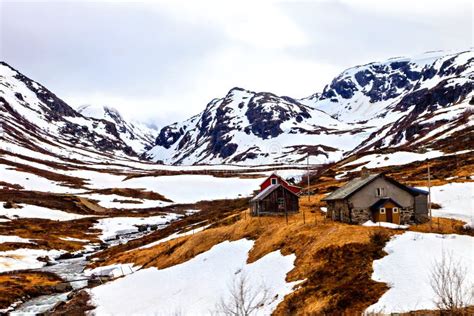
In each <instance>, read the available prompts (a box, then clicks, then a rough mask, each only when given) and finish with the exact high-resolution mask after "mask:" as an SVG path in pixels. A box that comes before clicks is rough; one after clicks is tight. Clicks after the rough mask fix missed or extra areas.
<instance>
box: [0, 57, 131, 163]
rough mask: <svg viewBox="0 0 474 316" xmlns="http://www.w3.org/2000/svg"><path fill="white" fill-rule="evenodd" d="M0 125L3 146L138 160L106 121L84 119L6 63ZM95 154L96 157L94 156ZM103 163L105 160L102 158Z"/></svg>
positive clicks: (1, 72)
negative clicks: (86, 153)
mask: <svg viewBox="0 0 474 316" xmlns="http://www.w3.org/2000/svg"><path fill="white" fill-rule="evenodd" d="M0 108H1V109H2V111H1V112H0V123H1V127H2V129H1V130H2V132H3V135H0V136H2V137H3V139H2V141H3V143H4V144H5V145H6V146H8V144H9V143H12V144H21V145H22V146H26V147H28V148H30V149H35V150H37V151H38V152H42V153H50V154H52V155H55V156H63V155H67V156H69V155H71V153H72V152H73V151H74V150H72V147H75V146H76V147H77V149H82V150H83V151H81V154H80V155H85V152H90V153H91V155H99V156H100V155H103V154H106V155H119V156H120V155H123V156H126V157H136V156H137V154H136V152H135V151H134V150H133V149H132V148H131V147H130V146H128V145H127V144H126V143H125V142H124V141H123V140H122V139H121V135H120V134H119V132H118V131H117V126H116V125H115V124H114V123H113V122H110V121H107V120H99V119H95V118H88V117H84V116H83V115H81V114H80V113H78V112H77V111H75V110H74V109H73V108H71V107H70V106H69V105H67V104H66V103H65V102H64V101H63V100H61V99H59V98H58V97H57V96H56V95H55V94H54V93H52V92H51V91H49V90H48V89H46V88H45V87H44V86H42V85H40V84H39V83H37V82H35V81H33V80H31V79H29V78H27V77H26V76H24V75H22V74H21V73H19V72H18V71H17V70H15V69H13V68H12V67H10V66H9V65H7V64H6V63H3V62H2V63H0ZM93 153H94V154H93ZM102 159H104V158H102Z"/></svg>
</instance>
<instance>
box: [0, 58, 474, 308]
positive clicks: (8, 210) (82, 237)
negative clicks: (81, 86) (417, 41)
mask: <svg viewBox="0 0 474 316" xmlns="http://www.w3.org/2000/svg"><path fill="white" fill-rule="evenodd" d="M472 55H473V53H472V51H466V52H457V53H449V54H444V53H440V52H438V53H432V54H428V55H424V56H422V57H414V58H397V59H391V60H389V61H386V62H378V63H371V64H368V65H364V66H357V67H353V68H350V69H348V70H346V71H344V72H343V73H341V75H340V76H338V77H336V78H335V79H334V80H333V81H332V82H331V83H330V84H328V85H327V86H326V88H325V89H324V91H323V92H322V93H318V94H315V95H313V96H312V97H308V98H303V99H295V98H291V97H285V96H277V95H275V94H272V93H267V92H253V91H250V90H246V89H242V88H233V89H231V90H230V91H229V92H228V93H227V94H226V95H225V96H224V97H223V98H220V99H213V100H212V101H211V102H210V103H209V104H208V105H207V106H206V107H205V110H204V111H203V112H201V113H200V114H199V115H196V116H193V117H192V118H190V119H188V120H186V121H184V122H177V123H174V124H171V125H168V126H165V127H163V128H162V129H161V130H157V129H154V128H149V127H147V126H145V125H144V124H140V123H138V122H131V121H128V120H127V119H126V118H124V117H122V115H121V114H120V113H119V112H118V111H117V110H115V109H113V108H112V107H94V106H83V107H81V108H79V109H78V110H75V109H73V108H72V107H70V106H69V105H68V104H66V103H65V102H64V101H62V100H61V99H59V98H58V97H57V96H56V95H54V94H53V93H52V92H51V91H49V90H48V89H47V88H46V87H44V86H42V85H41V84H39V83H37V82H35V81H33V80H31V79H29V78H27V77H25V76H24V75H22V74H21V73H20V72H19V71H16V70H15V69H13V68H11V67H10V66H9V65H7V64H5V63H2V64H0V83H1V85H0V109H1V112H0V124H1V125H0V127H1V128H0V296H1V299H0V310H2V311H4V312H12V313H13V314H15V313H17V314H18V315H20V314H21V315H23V314H24V313H26V314H34V313H38V312H47V311H58V312H63V313H66V314H67V313H68V312H69V313H72V309H73V308H76V307H77V306H80V309H81V312H82V313H85V312H87V313H89V314H95V315H104V314H105V315H109V314H110V315H120V314H124V315H130V314H143V315H145V314H146V315H148V314H159V315H161V314H162V315H173V314H180V315H197V314H203V315H204V314H218V315H220V314H225V312H224V311H223V310H224V309H225V307H226V306H229V305H231V304H232V302H231V300H232V299H233V297H232V287H233V285H235V284H234V283H235V282H236V281H237V282H238V281H239V278H240V280H242V276H244V279H245V280H246V282H247V284H246V286H248V287H249V289H248V292H247V294H248V295H249V296H250V297H252V299H253V300H256V301H259V300H261V301H262V303H261V304H260V305H259V306H256V307H255V308H254V310H253V312H252V313H250V314H252V315H261V314H264V315H267V314H272V313H275V314H277V315H283V314H294V313H297V312H299V311H303V312H304V313H316V314H318V313H328V314H332V313H335V314H338V313H344V312H346V313H349V314H350V313H353V312H357V313H362V312H364V311H367V312H383V313H391V312H408V311H413V310H421V309H429V310H433V309H435V308H436V306H435V305H434V304H433V299H434V296H435V294H433V291H432V290H431V289H430V285H429V284H428V283H429V282H427V280H429V277H430V269H431V266H432V264H433V262H434V261H436V260H439V259H440V254H442V252H443V250H449V251H450V252H451V253H452V256H454V260H461V259H462V261H463V262H465V264H466V266H468V267H469V269H470V267H472V266H474V252H473V251H474V250H473V243H474V239H473V238H474V237H473V235H474V233H473V231H472V229H473V224H472V223H473V220H474V218H473V216H474V215H473V212H474V205H473V203H474V202H473V201H474V179H473V171H474V160H473V157H474V156H473V151H472V148H473V147H472V144H473V143H472V135H473V115H472V114H473V112H472V102H473V101H472V97H473V96H472V61H473V56H472ZM382 83H383V84H382ZM428 166H429V167H430V174H429V181H428ZM365 169H369V171H370V172H373V173H384V174H387V175H388V176H390V177H393V178H394V179H396V180H397V181H400V182H401V183H403V184H406V185H408V186H410V187H413V188H415V189H422V190H426V191H428V190H429V191H430V192H431V196H430V197H431V202H432V204H430V205H432V206H433V208H432V215H433V217H434V218H433V220H432V222H430V223H421V222H420V223H416V224H407V225H398V224H393V223H386V222H372V221H368V222H366V223H365V224H364V225H348V224H344V223H340V222H337V221H331V220H330V219H329V218H328V217H327V216H326V214H327V209H328V206H327V204H326V203H325V202H323V201H321V199H322V198H324V197H325V196H327V195H328V194H330V193H331V192H333V191H334V190H336V189H338V188H339V187H341V186H342V185H343V184H345V183H347V182H348V181H350V180H351V179H353V178H354V177H357V176H359V174H361V173H362V172H363V171H364V170H365ZM274 173H276V174H277V175H278V176H280V177H282V179H283V180H285V181H287V183H288V184H289V185H296V186H300V187H301V188H302V189H303V190H302V192H301V193H300V197H299V204H300V212H299V213H296V214H290V215H289V216H287V217H285V216H280V217H279V216H275V217H271V216H270V217H261V218H260V217H254V216H251V214H250V212H249V199H250V198H251V197H252V196H254V195H255V192H256V191H257V192H258V190H259V189H260V185H262V184H263V183H264V180H265V179H267V178H268V177H269V176H271V175H272V174H274ZM428 184H429V185H430V187H429V188H428ZM380 232H383V234H386V236H385V237H383V236H382V237H383V238H382V239H383V240H382V243H377V242H374V240H373V239H374V237H373V236H374V234H377V233H380ZM352 262H353V264H354V265H357V266H358V268H359V270H358V271H354V270H353V269H354V267H353V266H351V265H350V263H352ZM342 268H344V269H345V270H338V269H342ZM346 271H348V272H347V273H346ZM399 271H403V272H404V274H403V276H400V273H399ZM468 272H471V271H470V270H469V271H468ZM359 273H360V274H359ZM360 275H362V277H359V276H360ZM469 275H472V273H469ZM339 277H340V278H343V281H341V283H340V282H339V281H335V280H339ZM375 281H376V282H375ZM9 282H10V283H9ZM466 282H473V280H471V279H470V278H469V279H468V281H466ZM413 283H415V284H416V285H417V286H413ZM3 284H10V285H9V286H15V287H16V288H18V289H20V290H18V291H16V292H15V291H8V288H7V287H5V286H4V287H3V288H6V290H4V291H3V292H2V290H1V289H2V286H3ZM351 286H353V287H351ZM357 289H367V291H362V292H358V290H357ZM255 291H257V292H259V293H260V294H258V295H257V294H256V293H253V292H255ZM262 293H264V294H265V295H264V296H265V297H262ZM234 294H235V293H234ZM267 296H268V297H267ZM354 297H355V298H354ZM332 302H336V303H332ZM473 304H474V303H473Z"/></svg>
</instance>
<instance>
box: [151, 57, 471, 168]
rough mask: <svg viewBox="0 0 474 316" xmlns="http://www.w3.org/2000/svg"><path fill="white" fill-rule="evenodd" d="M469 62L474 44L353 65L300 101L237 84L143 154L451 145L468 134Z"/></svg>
mask: <svg viewBox="0 0 474 316" xmlns="http://www.w3.org/2000/svg"><path fill="white" fill-rule="evenodd" d="M473 60H474V53H473V52H472V51H466V52H457V53H449V54H447V53H445V52H432V53H426V54H423V55H421V56H418V57H414V58H393V59H390V60H388V61H386V62H378V63H371V64H367V65H363V66H357V67H353V68H350V69H347V70H346V71H344V72H343V73H342V74H340V75H339V76H337V77H336V78H335V79H334V80H333V81H332V82H331V83H330V84H328V85H327V86H326V87H325V88H324V90H323V91H322V92H321V93H315V94H313V95H311V96H310V97H307V98H303V99H299V100H298V99H294V98H290V97H279V96H276V95H274V94H272V93H267V92H260V93H256V92H252V91H248V90H245V89H241V88H234V89H232V90H230V91H229V92H228V93H227V95H226V96H225V97H223V98H220V99H214V100H212V101H211V102H210V103H209V104H208V105H207V106H206V108H205V110H204V111H203V112H201V113H200V114H198V115H196V116H193V117H192V118H190V119H188V120H186V121H184V122H180V123H174V124H171V125H169V126H166V127H164V128H163V129H162V130H161V131H160V134H159V136H158V138H157V139H156V146H155V147H154V148H153V149H151V150H150V151H148V153H147V155H148V156H149V157H151V158H152V159H153V160H155V161H162V162H165V163H173V164H193V163H207V164H214V163H244V164H250V165H251V164H261V163H265V164H273V163H292V162H299V161H302V160H303V159H305V157H306V156H307V155H310V156H311V158H310V159H311V162H314V163H317V162H327V161H331V160H332V161H334V160H338V159H340V158H342V157H343V156H344V155H348V154H350V153H353V152H361V151H368V150H375V149H381V148H389V147H390V148H395V147H404V148H405V149H406V148H408V147H410V146H411V147H413V148H414V149H419V148H420V146H421V147H426V148H428V147H430V146H431V147H432V148H437V149H441V148H442V149H445V150H446V151H448V152H449V151H453V150H455V148H451V149H450V148H449V147H450V146H449V145H450V143H449V142H447V141H445V139H446V138H448V137H451V136H453V135H454V136H459V138H460V140H461V141H462V142H466V141H467V142H468V141H469V139H470V137H469V135H471V133H472V125H473V124H472V123H473V120H472V104H470V102H472V101H470V100H471V99H472V90H473V71H472V66H473ZM466 134H467V136H466ZM451 147H452V146H451Z"/></svg>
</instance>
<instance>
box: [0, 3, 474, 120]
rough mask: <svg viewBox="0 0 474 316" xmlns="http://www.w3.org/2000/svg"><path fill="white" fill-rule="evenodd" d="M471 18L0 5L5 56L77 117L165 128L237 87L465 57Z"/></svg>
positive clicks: (352, 11)
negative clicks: (402, 59)
mask: <svg viewBox="0 0 474 316" xmlns="http://www.w3.org/2000/svg"><path fill="white" fill-rule="evenodd" d="M472 15H473V7H472V5H471V1H468V0H449V1H447V0H445V1H434V0H422V1H415V0H406V1H403V0H393V1H392V0H383V1H380V0H378V1H368V0H362V1H361V0H350V1H349V0H336V1H334V0H328V1H258V0H254V1H225V0H220V1H205V0H199V1H194V0H189V1H177V0H175V1H141V2H135V1H130V2H120V1H93V2H84V1H41V2H39V1H5V0H0V20H1V22H0V23H1V28H0V32H1V33H0V36H1V38H0V55H1V59H2V60H4V61H6V62H7V63H9V64H10V65H11V66H13V67H14V68H17V69H18V70H20V71H21V72H23V73H24V74H26V75H27V76H29V77H31V78H32V79H35V80H36V81H38V82H40V83H42V84H44V85H45V86H46V87H47V88H49V89H50V90H52V91H53V92H55V93H56V94H57V95H58V96H59V97H61V98H63V99H64V100H65V101H66V102H68V103H69V104H70V105H72V106H74V107H77V106H79V105H82V104H96V105H110V106H114V107H116V108H117V109H119V110H120V111H121V112H122V113H123V114H124V115H125V116H128V117H131V118H133V119H138V120H142V121H147V122H155V123H156V124H157V125H159V126H162V125H163V124H168V123H172V122H174V121H178V120H182V119H185V118H188V117H189V116H191V115H193V114H196V113H199V112H200V111H202V110H203V109H204V107H205V105H206V104H207V103H208V102H209V101H210V100H211V99H212V98H215V97H223V96H225V94H226V93H227V91H228V90H229V89H231V88H232V87H235V86H239V87H244V88H246V89H249V90H254V91H271V92H274V93H276V94H278V95H289V96H292V97H304V96H308V95H310V94H313V93H315V92H318V91H321V90H322V88H323V87H324V85H326V84H327V83H329V82H330V81H331V79H332V78H333V77H334V76H336V75H337V74H339V73H340V72H342V71H343V70H344V69H345V68H348V67H351V66H355V65H358V64H365V63H368V62H372V61H380V60H384V59H387V58H390V57H394V56H411V55H418V54H420V53H423V52H426V51H431V50H450V49H451V50H460V49H468V48H470V47H471V46H472V42H473V34H472V28H473V21H472Z"/></svg>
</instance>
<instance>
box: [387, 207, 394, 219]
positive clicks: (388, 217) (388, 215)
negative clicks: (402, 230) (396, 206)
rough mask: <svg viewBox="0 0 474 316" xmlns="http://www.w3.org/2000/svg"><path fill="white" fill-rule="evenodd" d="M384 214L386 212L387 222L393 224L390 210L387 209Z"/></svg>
mask: <svg viewBox="0 0 474 316" xmlns="http://www.w3.org/2000/svg"><path fill="white" fill-rule="evenodd" d="M386 212H387V222H389V223H393V210H392V209H391V208H387V209H386Z"/></svg>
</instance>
